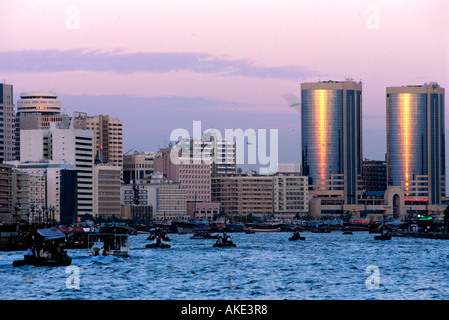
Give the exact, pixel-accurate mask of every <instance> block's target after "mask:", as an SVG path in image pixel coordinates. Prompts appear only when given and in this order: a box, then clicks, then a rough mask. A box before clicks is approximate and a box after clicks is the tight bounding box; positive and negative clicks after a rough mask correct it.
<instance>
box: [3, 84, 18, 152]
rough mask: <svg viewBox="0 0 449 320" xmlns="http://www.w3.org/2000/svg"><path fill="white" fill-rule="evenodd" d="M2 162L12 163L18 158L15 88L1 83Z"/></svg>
mask: <svg viewBox="0 0 449 320" xmlns="http://www.w3.org/2000/svg"><path fill="white" fill-rule="evenodd" d="M0 112H1V117H0V161H12V160H15V156H16V151H15V149H16V143H15V127H16V125H15V121H16V120H15V111H14V103H13V86H12V85H10V84H5V83H0Z"/></svg>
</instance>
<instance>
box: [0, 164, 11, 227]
mask: <svg viewBox="0 0 449 320" xmlns="http://www.w3.org/2000/svg"><path fill="white" fill-rule="evenodd" d="M11 176H12V165H9V164H5V163H0V223H10V222H13V218H12V215H11V212H12V210H13V204H12V201H11V192H12V190H11V189H12V186H11Z"/></svg>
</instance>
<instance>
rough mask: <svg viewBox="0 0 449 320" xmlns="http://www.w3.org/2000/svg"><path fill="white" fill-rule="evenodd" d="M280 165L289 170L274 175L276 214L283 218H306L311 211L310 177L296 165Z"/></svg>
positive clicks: (277, 216)
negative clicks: (301, 172) (303, 173)
mask: <svg viewBox="0 0 449 320" xmlns="http://www.w3.org/2000/svg"><path fill="white" fill-rule="evenodd" d="M279 167H280V168H281V169H284V170H285V169H287V170H285V171H280V170H278V172H277V173H276V174H274V175H273V201H274V203H273V205H274V208H273V211H274V216H275V218H279V219H282V220H292V219H299V218H304V217H305V216H307V215H308V212H309V185H308V177H306V176H302V175H301V174H300V173H299V172H298V171H296V170H295V169H296V168H295V167H296V166H295V167H293V168H292V167H287V166H286V165H282V166H279ZM279 167H278V168H279Z"/></svg>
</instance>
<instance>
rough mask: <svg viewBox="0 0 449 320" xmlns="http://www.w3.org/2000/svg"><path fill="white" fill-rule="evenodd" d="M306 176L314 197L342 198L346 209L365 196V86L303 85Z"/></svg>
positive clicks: (338, 83)
mask: <svg viewBox="0 0 449 320" xmlns="http://www.w3.org/2000/svg"><path fill="white" fill-rule="evenodd" d="M301 138H302V151H301V152H302V165H301V170H302V175H304V176H308V177H309V189H310V193H309V194H310V195H311V196H312V197H313V196H320V195H334V196H336V195H338V196H339V197H340V198H341V201H342V202H343V203H344V204H346V205H352V204H357V201H358V198H359V197H360V195H361V193H362V84H361V83H360V82H358V83H356V82H354V81H350V80H345V81H320V82H317V83H302V84H301Z"/></svg>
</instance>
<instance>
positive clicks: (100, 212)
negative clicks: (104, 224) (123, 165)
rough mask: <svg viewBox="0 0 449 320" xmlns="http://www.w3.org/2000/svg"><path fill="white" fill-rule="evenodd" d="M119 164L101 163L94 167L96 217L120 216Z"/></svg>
mask: <svg viewBox="0 0 449 320" xmlns="http://www.w3.org/2000/svg"><path fill="white" fill-rule="evenodd" d="M120 176H121V170H120V167H119V166H114V165H110V164H103V163H99V164H96V165H95V167H94V198H95V202H94V203H95V205H94V218H98V217H101V218H104V219H108V218H119V217H120V216H121V208H120V181H121V179H120Z"/></svg>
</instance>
